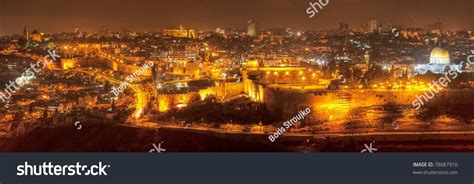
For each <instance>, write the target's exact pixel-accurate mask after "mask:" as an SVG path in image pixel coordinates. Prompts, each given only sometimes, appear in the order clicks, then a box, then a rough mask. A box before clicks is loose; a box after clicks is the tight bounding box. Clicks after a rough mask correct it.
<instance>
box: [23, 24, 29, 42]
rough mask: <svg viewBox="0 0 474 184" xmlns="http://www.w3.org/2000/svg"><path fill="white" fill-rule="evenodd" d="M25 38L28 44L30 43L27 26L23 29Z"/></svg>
mask: <svg viewBox="0 0 474 184" xmlns="http://www.w3.org/2000/svg"><path fill="white" fill-rule="evenodd" d="M23 37H25V40H26V41H27V42H28V41H30V33H28V28H27V27H26V26H25V27H24V28H23Z"/></svg>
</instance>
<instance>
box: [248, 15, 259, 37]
mask: <svg viewBox="0 0 474 184" xmlns="http://www.w3.org/2000/svg"><path fill="white" fill-rule="evenodd" d="M247 35H248V36H256V35H257V23H256V22H255V20H253V19H250V20H249V21H248V25H247Z"/></svg>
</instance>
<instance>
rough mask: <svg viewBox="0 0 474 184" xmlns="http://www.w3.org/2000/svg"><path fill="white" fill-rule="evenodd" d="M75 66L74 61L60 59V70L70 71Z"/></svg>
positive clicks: (75, 61)
mask: <svg viewBox="0 0 474 184" xmlns="http://www.w3.org/2000/svg"><path fill="white" fill-rule="evenodd" d="M76 66H77V60H76V59H61V68H62V69H71V68H75V67H76Z"/></svg>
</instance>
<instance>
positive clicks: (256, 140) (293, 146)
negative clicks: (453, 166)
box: [0, 124, 474, 152]
mask: <svg viewBox="0 0 474 184" xmlns="http://www.w3.org/2000/svg"><path fill="white" fill-rule="evenodd" d="M394 140H397V141H394ZM373 141H375V142H373ZM371 142H373V147H375V148H377V149H378V150H377V152H474V135H469V134H466V135H463V134H461V135H455V136H453V135H442V136H441V135H424V136H423V137H419V136H407V135H394V136H375V137H374V136H363V137H339V138H326V139H318V138H305V137H281V138H280V139H278V140H277V141H276V142H274V143H271V142H269V140H268V138H267V136H266V135H248V134H223V133H213V132H196V131H192V130H183V129H179V130H177V129H163V128H161V129H159V130H154V129H143V128H133V127H127V126H118V125H112V124H95V125H93V124H89V125H87V126H84V127H83V128H82V129H81V130H77V129H75V128H74V127H73V126H71V127H38V128H36V129H34V130H32V131H30V132H29V133H27V134H24V135H22V136H20V137H15V138H2V139H0V152H148V151H149V150H150V149H153V143H155V144H156V145H158V143H162V145H161V147H162V148H164V149H166V152H360V151H361V150H362V149H364V148H365V147H364V144H367V145H369V143H371Z"/></svg>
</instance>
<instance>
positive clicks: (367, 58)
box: [364, 51, 370, 71]
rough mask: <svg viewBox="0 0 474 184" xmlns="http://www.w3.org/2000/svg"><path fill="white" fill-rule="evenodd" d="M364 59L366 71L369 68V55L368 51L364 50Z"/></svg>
mask: <svg viewBox="0 0 474 184" xmlns="http://www.w3.org/2000/svg"><path fill="white" fill-rule="evenodd" d="M364 59H365V70H366V71H368V70H369V67H370V55H369V51H365V54H364Z"/></svg>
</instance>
